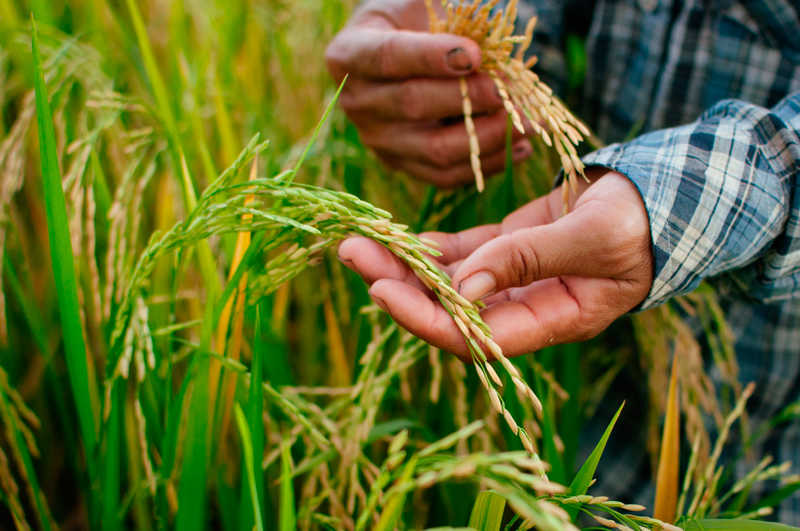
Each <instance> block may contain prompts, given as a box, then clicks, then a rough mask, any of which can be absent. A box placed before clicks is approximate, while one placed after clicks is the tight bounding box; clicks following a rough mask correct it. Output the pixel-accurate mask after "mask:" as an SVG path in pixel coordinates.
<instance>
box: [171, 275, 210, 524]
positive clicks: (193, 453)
mask: <svg viewBox="0 0 800 531" xmlns="http://www.w3.org/2000/svg"><path fill="white" fill-rule="evenodd" d="M207 296H208V301H207V303H206V311H205V318H204V320H203V333H202V340H201V343H200V349H199V350H198V351H197V352H196V353H195V360H194V363H192V368H193V369H194V370H190V371H189V373H188V374H187V375H186V378H188V379H190V381H191V384H190V385H191V388H192V391H191V397H190V398H189V400H190V402H189V415H188V418H186V419H185V422H186V425H187V427H186V436H185V438H184V440H183V444H184V449H183V455H184V456H185V457H184V460H183V463H182V464H181V470H180V485H179V487H178V506H179V507H191V508H192V509H191V510H181V511H178V518H177V523H176V528H177V530H178V531H194V530H196V529H204V528H205V524H206V522H205V518H206V511H205V507H206V481H207V479H208V474H207V473H208V470H207V468H208V443H207V438H208V433H209V419H208V404H209V401H210V397H209V394H208V379H209V366H210V363H209V361H210V359H211V358H210V357H209V356H208V355H206V354H207V353H208V352H209V345H210V344H211V336H212V334H213V330H214V323H215V321H214V320H212V319H211V317H212V315H213V310H214V292H213V290H210V292H209V293H208V295H207ZM179 440H180V439H178V441H176V442H179ZM176 454H177V452H176ZM173 455H175V454H173Z"/></svg>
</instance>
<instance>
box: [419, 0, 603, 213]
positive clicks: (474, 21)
mask: <svg viewBox="0 0 800 531" xmlns="http://www.w3.org/2000/svg"><path fill="white" fill-rule="evenodd" d="M497 3H498V0H490V1H489V2H487V3H484V2H481V0H473V2H462V3H454V2H451V1H449V0H444V1H443V2H442V4H443V5H444V6H445V19H444V20H441V19H440V18H439V16H438V14H437V13H436V10H435V9H434V7H433V0H425V7H426V8H427V11H428V18H429V25H430V28H431V31H432V32H434V33H441V32H445V33H452V34H454V35H461V36H464V37H467V38H470V39H472V40H473V41H475V42H476V43H477V44H478V46H479V47H480V49H481V65H480V69H479V70H480V72H482V73H485V74H487V75H489V76H490V77H491V78H492V79H493V80H494V82H495V86H496V87H497V90H498V92H499V93H500V97H501V99H502V100H503V107H504V108H505V110H506V112H507V113H508V114H509V116H511V120H512V123H513V125H514V127H515V128H516V129H517V130H518V131H520V132H522V133H523V134H524V133H525V127H524V126H523V123H522V116H523V115H524V116H525V117H527V118H528V119H529V120H530V121H531V128H532V129H533V133H532V134H535V135H539V136H541V137H542V140H543V141H544V142H545V143H546V144H547V145H548V146H550V147H555V149H556V150H557V151H558V155H559V157H560V158H561V164H562V166H563V167H564V175H565V181H566V182H565V185H564V192H565V195H564V209H565V211H566V209H567V207H568V199H569V193H570V190H575V189H576V183H577V180H578V177H579V176H582V175H583V163H582V162H581V160H580V157H578V153H577V150H576V149H575V148H576V146H577V145H578V144H579V143H580V142H582V141H583V139H584V138H585V137H588V136H591V135H590V133H589V128H588V127H586V126H585V125H584V124H583V123H582V122H581V121H580V120H578V119H577V118H576V117H575V116H573V115H572V113H570V112H569V110H568V109H567V108H566V107H565V106H564V104H563V103H562V102H561V101H560V100H559V99H558V98H556V97H555V96H553V91H552V90H551V89H550V87H548V86H547V85H545V84H544V83H543V82H542V81H541V80H540V79H539V77H538V76H537V75H536V74H534V73H533V72H532V71H531V70H530V67H531V66H533V65H534V64H535V63H536V57H535V56H533V57H531V58H529V59H527V60H525V59H524V57H525V52H526V51H527V50H528V48H529V46H530V44H531V42H532V40H533V30H534V28H535V26H536V17H533V18H532V19H531V20H529V21H528V23H527V25H526V27H525V33H524V34H523V35H514V29H515V27H516V26H515V24H516V19H517V1H516V0H511V1H510V2H508V4H507V5H506V7H505V9H504V10H494V8H495V6H496V5H497ZM493 10H494V12H493ZM461 96H462V100H463V108H464V125H465V127H466V129H467V135H468V136H469V144H470V164H471V166H472V171H473V173H474V175H475V184H476V186H477V188H478V190H479V191H482V190H483V188H484V176H483V172H482V171H481V165H480V146H479V145H478V137H477V132H476V131H475V123H474V121H473V119H472V112H471V111H472V102H471V101H470V100H469V96H468V95H467V88H466V82H465V81H464V80H462V81H461Z"/></svg>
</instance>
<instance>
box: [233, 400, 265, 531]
mask: <svg viewBox="0 0 800 531" xmlns="http://www.w3.org/2000/svg"><path fill="white" fill-rule="evenodd" d="M235 414H236V424H237V425H238V426H239V434H240V435H241V437H242V449H243V450H244V463H245V468H246V469H247V484H248V486H249V489H250V501H251V503H252V507H253V518H254V519H255V526H254V527H253V529H258V530H259V531H264V523H263V521H262V520H261V505H260V504H259V502H258V490H257V489H256V475H255V467H256V464H255V460H254V459H253V445H252V436H251V434H250V428H249V427H248V426H247V419H245V417H244V412H242V408H241V406H240V405H239V404H236V409H235ZM260 424H261V423H260V422H259V425H260ZM258 471H259V472H260V471H261V468H260V467H259V470H258ZM248 528H249V526H248Z"/></svg>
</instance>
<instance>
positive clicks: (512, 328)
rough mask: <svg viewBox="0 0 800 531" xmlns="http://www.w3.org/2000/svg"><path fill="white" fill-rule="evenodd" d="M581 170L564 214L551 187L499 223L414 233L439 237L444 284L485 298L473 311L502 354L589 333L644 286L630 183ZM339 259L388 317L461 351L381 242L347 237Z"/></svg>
mask: <svg viewBox="0 0 800 531" xmlns="http://www.w3.org/2000/svg"><path fill="white" fill-rule="evenodd" d="M587 176H588V177H589V178H590V180H592V183H591V184H589V183H582V184H581V185H580V189H579V191H578V194H577V199H575V200H574V204H573V205H572V207H571V210H570V212H569V213H568V214H566V215H564V216H560V213H561V211H562V203H561V190H560V189H556V190H554V191H553V192H551V193H550V194H549V195H547V196H545V197H542V198H539V199H537V200H535V201H533V202H531V203H529V204H527V205H525V206H524V207H522V208H520V209H519V210H517V211H515V212H513V213H512V214H510V215H509V216H508V217H506V218H505V220H503V222H502V223H501V224H496V225H483V226H479V227H475V228H473V229H469V230H466V231H463V232H459V233H455V234H445V233H426V234H424V236H425V237H426V238H429V239H432V240H434V241H436V242H437V243H438V244H439V247H440V251H441V252H442V253H443V254H442V256H441V257H440V258H438V261H439V264H440V265H441V266H442V268H443V269H444V270H445V271H447V272H448V273H449V274H451V276H452V279H453V287H454V288H456V289H457V290H458V291H459V292H460V293H461V294H462V295H463V296H465V297H466V298H468V299H470V300H478V299H483V301H484V302H485V303H486V309H484V310H483V311H482V312H481V315H482V317H483V319H484V320H485V321H486V323H487V324H488V325H489V327H490V328H491V330H492V333H493V337H494V340H495V341H496V342H497V343H498V345H499V346H500V347H501V348H502V349H503V352H504V353H505V354H506V355H508V356H518V355H521V354H525V353H528V352H533V351H536V350H538V349H541V348H542V347H545V346H548V345H551V344H556V343H569V342H573V341H583V340H586V339H589V338H591V337H594V336H595V335H597V334H599V333H600V332H601V331H603V330H605V329H606V328H607V327H608V326H609V325H610V324H611V323H612V322H613V321H614V320H615V319H617V318H618V317H620V316H621V315H623V314H624V313H626V312H628V311H629V310H631V309H633V308H634V307H635V306H636V305H638V304H639V303H640V302H641V301H642V300H643V299H644V298H645V296H646V295H647V293H648V292H649V291H650V286H651V285H652V282H653V272H652V269H653V257H652V251H651V248H650V225H649V222H648V216H647V211H646V210H645V207H644V203H643V201H642V198H641V196H640V195H639V192H638V191H637V190H636V188H635V186H634V185H633V184H632V183H631V182H630V181H629V180H628V179H627V178H625V177H624V176H623V175H620V174H619V173H616V172H609V171H608V170H605V169H595V168H593V169H591V170H590V171H589V172H587ZM339 258H340V259H341V260H342V262H343V263H344V264H345V265H347V266H348V267H350V268H351V269H353V270H355V271H356V272H358V273H359V274H360V275H361V276H362V278H364V280H365V281H366V282H367V283H369V284H370V285H371V287H370V290H369V293H370V295H371V296H372V298H373V300H375V302H376V303H377V304H378V305H379V306H381V307H382V308H384V309H385V310H386V311H388V312H389V313H390V314H391V315H392V317H393V318H394V320H395V321H397V323H398V324H400V325H401V326H403V327H404V328H406V329H407V330H409V331H410V332H412V333H413V334H415V335H417V336H419V337H421V338H423V339H425V340H426V341H428V342H429V343H431V344H433V345H436V346H438V347H440V348H443V349H445V350H447V351H450V352H453V353H454V354H456V355H458V356H459V357H462V358H464V359H469V352H468V350H467V346H466V344H465V343H464V340H463V338H462V336H461V334H460V332H459V330H458V328H457V327H456V325H455V323H454V322H453V321H452V319H451V318H450V315H449V314H448V313H447V311H446V310H445V309H444V308H443V307H442V306H441V305H440V304H439V302H438V301H437V300H436V299H435V298H434V297H433V295H432V294H431V293H430V292H429V291H427V290H426V289H425V288H424V286H423V285H422V284H421V282H420V281H419V280H418V279H417V278H416V277H415V276H414V274H413V273H412V271H411V270H410V269H409V268H408V267H407V266H406V265H404V264H403V263H402V262H400V261H399V260H398V259H397V258H396V257H395V256H394V255H392V254H391V253H390V252H389V251H388V250H387V249H385V248H384V247H382V246H381V245H379V244H378V243H376V242H374V241H372V240H369V239H366V238H361V237H356V238H350V239H348V240H345V241H344V242H342V244H341V245H340V247H339Z"/></svg>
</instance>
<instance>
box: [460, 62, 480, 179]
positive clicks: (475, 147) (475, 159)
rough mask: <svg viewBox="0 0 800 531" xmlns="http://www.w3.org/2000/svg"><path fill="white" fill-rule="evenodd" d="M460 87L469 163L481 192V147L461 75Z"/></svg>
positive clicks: (464, 82)
mask: <svg viewBox="0 0 800 531" xmlns="http://www.w3.org/2000/svg"><path fill="white" fill-rule="evenodd" d="M458 81H459V85H460V87H461V106H462V108H463V110H464V126H465V127H466V128H467V136H468V137H469V163H470V165H471V166H472V173H474V174H475V186H476V187H477V188H478V191H479V192H483V170H481V148H480V144H478V133H477V132H476V131H475V122H473V121H472V100H470V99H469V88H468V87H467V81H466V80H465V79H464V78H463V77H462V78H460V79H459V80H458Z"/></svg>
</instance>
